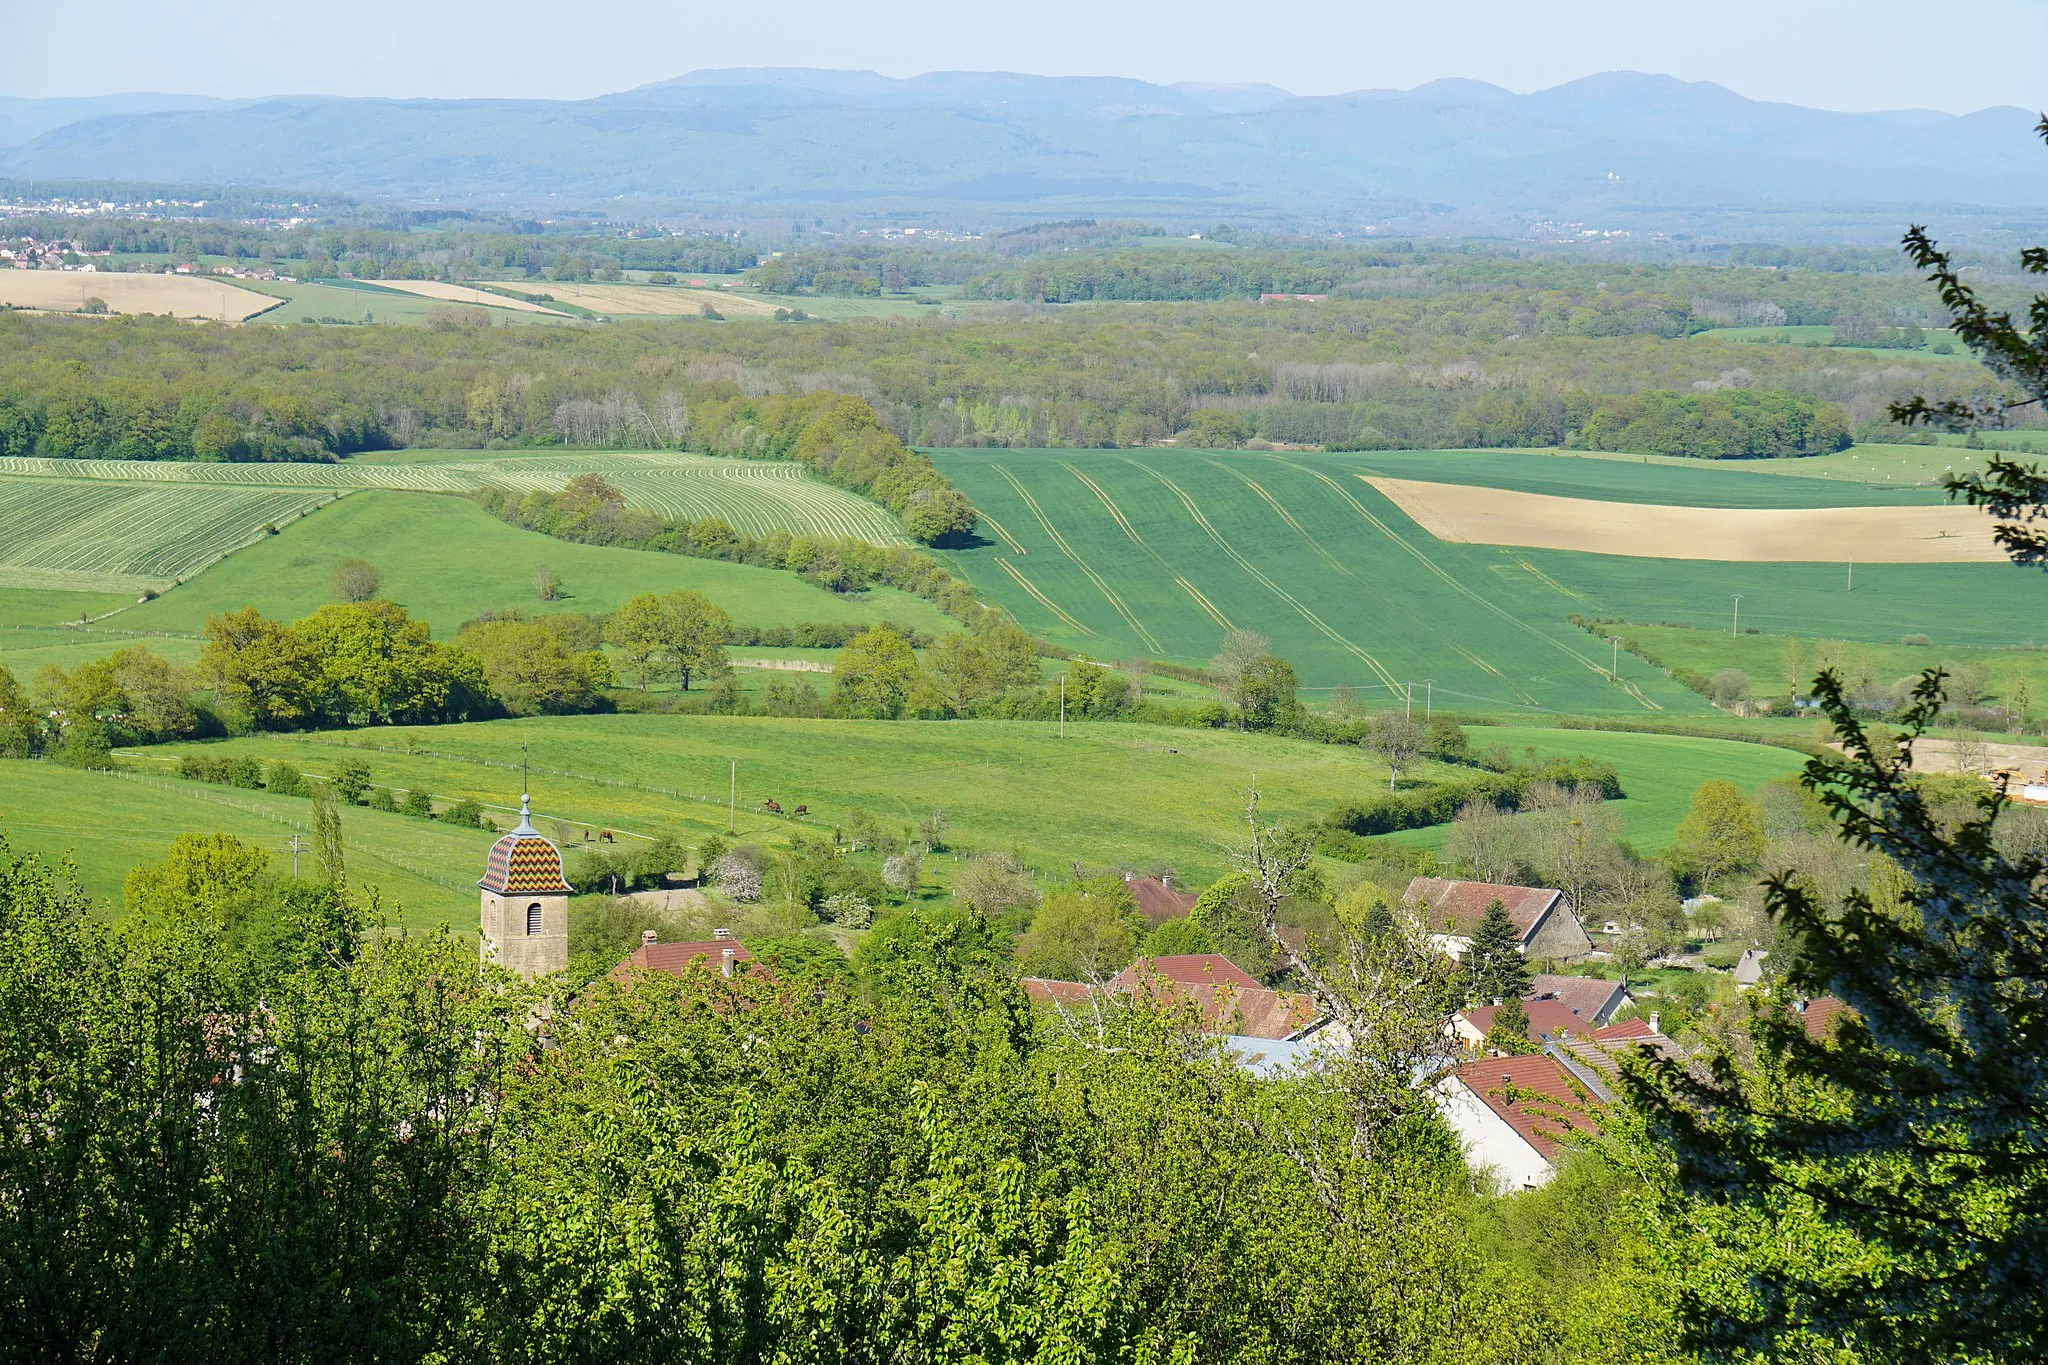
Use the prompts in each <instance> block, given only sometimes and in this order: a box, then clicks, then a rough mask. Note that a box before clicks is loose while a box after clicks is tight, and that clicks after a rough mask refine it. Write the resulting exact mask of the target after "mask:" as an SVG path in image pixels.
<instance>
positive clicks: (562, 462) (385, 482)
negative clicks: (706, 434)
mask: <svg viewBox="0 0 2048 1365" xmlns="http://www.w3.org/2000/svg"><path fill="white" fill-rule="evenodd" d="M585 473H595V474H602V475H603V476H604V477H605V478H606V479H608V480H610V481H611V482H612V483H613V484H614V485H616V486H617V487H618V488H619V490H620V491H621V492H623V493H624V494H625V495H626V500H627V501H628V502H629V503H631V504H633V505H634V506H638V507H651V508H653V509H655V510H656V511H659V512H661V513H662V514H663V515H665V516H670V517H679V518H683V519H685V520H696V519H698V518H701V517H723V518H724V519H725V520H726V521H727V522H729V523H731V524H732V526H733V527H734V528H736V529H738V530H741V531H752V532H754V533H756V534H762V533H766V532H768V531H774V530H783V531H790V532H795V533H809V534H812V535H832V536H852V537H855V538H857V539H860V540H867V541H872V542H875V543H878V544H897V543H901V542H902V540H903V531H902V528H901V527H899V526H898V525H897V524H896V521H895V518H893V517H891V516H890V515H889V514H888V512H886V511H885V510H883V509H882V508H880V507H878V506H876V505H875V504H874V503H871V502H869V501H867V500H866V499H864V498H862V497H860V496H858V495H856V494H853V493H849V492H847V491H846V490H845V489H842V488H835V487H833V486H832V485H831V484H828V483H825V482H823V481H821V480H819V479H815V478H813V477H811V475H810V474H809V473H808V472H807V471H805V470H804V469H803V468H802V467H801V466H798V465H794V464H783V463H779V462H772V461H766V460H725V459H716V458H713V457H711V456H706V455H686V454H678V453H672V452H666V451H651V452H645V453H611V452H603V453H579V454H567V453H564V454H549V455H504V456H496V455H492V456H479V457H478V458H476V459H473V460H459V461H451V462H435V463H425V462H423V463H419V464H406V463H402V462H398V461H393V462H390V463H377V464H351V463H342V464H193V463H187V462H179V461H168V460H166V461H149V460H51V459H39V458H34V457H25V456H16V457H6V458H0V487H4V486H9V485H11V484H12V483H13V482H14V481H15V480H18V479H61V480H65V481H72V480H88V481H93V482H114V483H131V484H145V485H160V484H179V485H211V486H215V487H232V488H291V489H319V490H332V491H335V492H345V491H347V490H350V489H358V488H365V489H368V488H375V489H386V490H390V491H393V492H409V493H458V494H460V493H471V492H475V491H476V490H477V489H480V488H484V487H486V486H490V485H497V486H499V487H504V488H512V489H517V490H518V491H520V492H527V491H531V490H534V489H544V490H547V491H554V490H556V489H559V488H561V487H562V486H563V485H564V484H566V483H568V482H569V480H570V479H572V478H574V477H575V476H576V475H578V474H585Z"/></svg>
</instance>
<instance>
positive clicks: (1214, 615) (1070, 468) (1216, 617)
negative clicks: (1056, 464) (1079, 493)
mask: <svg viewBox="0 0 2048 1365" xmlns="http://www.w3.org/2000/svg"><path fill="white" fill-rule="evenodd" d="M1060 468H1062V469H1064V470H1066V471H1067V472H1068V473H1069V474H1072V475H1073V476H1074V477H1075V478H1077V479H1079V480H1080V481H1081V482H1082V483H1084V484H1086V485H1088V491H1089V492H1091V493H1093V494H1094V495H1095V496H1096V497H1097V498H1099V499H1101V501H1102V506H1103V510H1105V511H1107V512H1108V513H1109V515H1110V516H1111V518H1112V519H1114V520H1115V522H1116V524H1117V525H1118V526H1121V527H1122V528H1123V531H1124V534H1125V535H1127V536H1129V537H1130V538H1131V543H1132V544H1133V545H1135V546H1137V547H1138V548H1139V549H1141V550H1143V551H1144V552H1145V553H1146V554H1148V555H1150V556H1151V557H1152V562H1153V563H1155V564H1157V565H1158V566H1159V567H1160V568H1161V569H1164V570H1165V571H1166V576H1167V577H1168V578H1171V579H1172V580H1173V581H1174V582H1175V583H1177V584H1179V585H1180V587H1181V590H1182V591H1184V592H1185V593H1187V595H1188V596H1189V597H1191V598H1193V599H1194V601H1195V605H1196V606H1198V607H1200V608H1201V609H1202V610H1203V611H1205V612H1207V613H1208V614H1209V619H1210V620H1212V621H1214V622H1215V623H1216V624H1217V625H1219V626H1221V627H1223V628H1224V629H1225V630H1235V629H1236V627H1235V626H1233V625H1232V624H1231V621H1230V618H1229V617H1228V616H1225V615H1224V614H1223V613H1222V612H1221V611H1219V610H1217V608H1216V604H1215V603H1214V602H1211V601H1210V600H1209V599H1208V598H1206V597H1204V596H1203V595H1202V594H1201V592H1200V591H1198V590H1197V589H1196V587H1195V585H1194V584H1192V583H1190V582H1188V581H1187V579H1185V578H1183V577H1181V575H1179V574H1178V573H1175V572H1174V568H1173V566H1172V565H1171V564H1168V563H1167V562H1166V559H1165V557H1164V556H1162V555H1161V554H1160V553H1159V552H1158V551H1157V550H1155V549H1153V548H1152V547H1151V546H1150V545H1148V544H1146V543H1145V537H1143V536H1141V535H1139V534H1138V528H1137V527H1135V526H1133V525H1131V521H1130V518H1129V517H1126V516H1125V515H1124V514H1123V509H1122V508H1120V507H1118V506H1117V505H1116V503H1115V502H1114V501H1113V500H1112V499H1111V498H1110V496H1109V494H1108V493H1106V492H1104V491H1103V488H1102V485H1101V484H1099V483H1097V482H1095V480H1093V479H1091V478H1089V477H1088V476H1087V475H1086V474H1083V473H1082V472H1081V471H1080V470H1079V469H1078V468H1076V467H1075V466H1074V465H1072V464H1069V463H1068V462H1067V461H1065V460H1062V461H1060Z"/></svg>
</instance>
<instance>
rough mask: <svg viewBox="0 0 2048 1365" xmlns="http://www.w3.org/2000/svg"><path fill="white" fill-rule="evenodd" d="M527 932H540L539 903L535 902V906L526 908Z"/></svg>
mask: <svg viewBox="0 0 2048 1365" xmlns="http://www.w3.org/2000/svg"><path fill="white" fill-rule="evenodd" d="M526 932H527V933H528V934H537V933H539V932H540V902H539V901H535V902H534V903H533V904H531V905H529V906H527V907H526Z"/></svg>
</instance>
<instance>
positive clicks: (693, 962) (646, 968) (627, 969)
mask: <svg viewBox="0 0 2048 1365" xmlns="http://www.w3.org/2000/svg"><path fill="white" fill-rule="evenodd" d="M755 961H756V960H755V957H754V955H753V954H752V953H751V952H748V951H747V945H746V944H744V943H741V942H740V941H739V940H738V939H737V938H735V937H733V932H732V930H730V929H713V930H712V931H711V937H710V938H708V939H699V940H697V941H695V942H691V943H663V942H661V941H660V939H659V936H658V935H657V934H656V933H655V931H654V930H652V929H643V930H641V931H640V946H639V947H638V948H635V949H634V950H633V952H632V954H631V955H630V956H629V957H627V958H626V960H625V961H623V962H621V963H620V964H619V965H618V966H616V967H614V968H612V970H611V976H612V979H613V980H614V981H625V980H628V979H630V978H631V977H632V976H633V974H634V973H636V972H667V973H668V974H669V975H670V976H682V975H683V974H684V973H686V972H688V971H689V970H690V969H691V968H692V967H701V968H703V969H706V970H708V969H710V968H713V967H715V968H717V969H718V974H719V975H720V976H737V975H739V974H740V973H742V972H745V973H746V974H748V975H750V976H759V975H762V974H764V973H765V972H766V970H767V969H766V967H765V966H762V965H759V964H756V965H754V966H752V967H748V966H746V965H745V964H749V963H755Z"/></svg>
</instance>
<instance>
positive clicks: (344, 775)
mask: <svg viewBox="0 0 2048 1365" xmlns="http://www.w3.org/2000/svg"><path fill="white" fill-rule="evenodd" d="M333 782H334V794H335V795H336V796H337V797H339V798H341V800H343V801H345V802H347V803H348V804H349V805H351V806H354V805H360V804H361V803H362V800H363V796H364V794H365V793H367V792H368V791H369V790H370V765H369V764H367V763H365V762H363V761H362V760H361V759H359V758H344V759H343V760H341V762H340V763H338V764H337V765H335V769H334V778H333Z"/></svg>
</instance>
